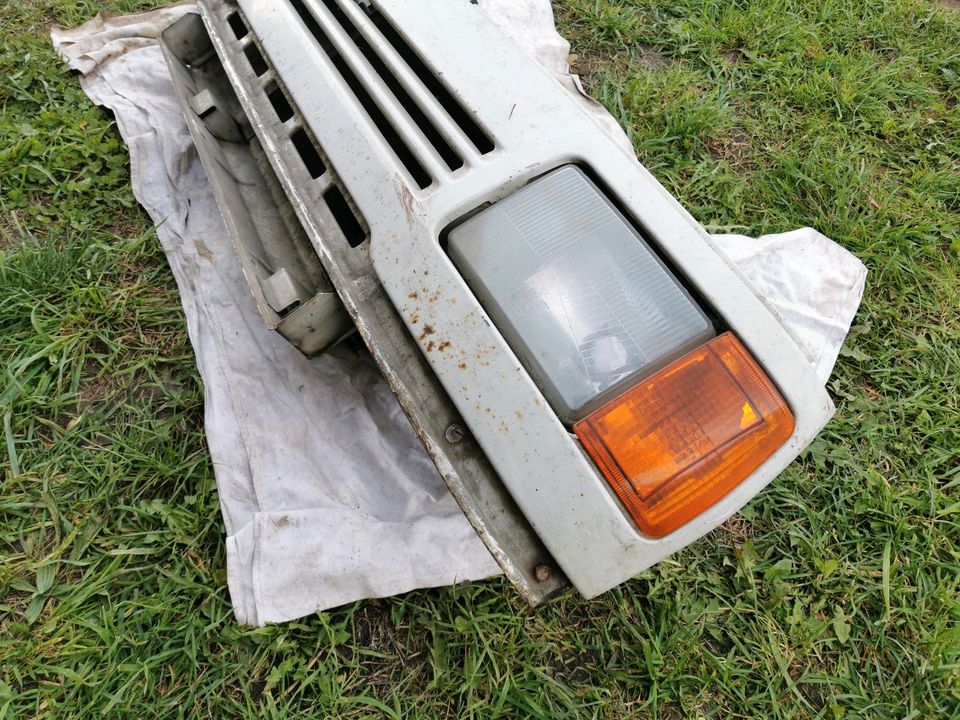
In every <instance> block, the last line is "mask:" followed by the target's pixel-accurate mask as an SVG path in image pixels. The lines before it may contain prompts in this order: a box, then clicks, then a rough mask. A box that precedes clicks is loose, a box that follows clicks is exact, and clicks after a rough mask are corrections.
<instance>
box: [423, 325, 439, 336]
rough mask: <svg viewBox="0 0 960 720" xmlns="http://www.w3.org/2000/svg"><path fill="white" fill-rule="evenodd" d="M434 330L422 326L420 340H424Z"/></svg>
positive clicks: (429, 326)
mask: <svg viewBox="0 0 960 720" xmlns="http://www.w3.org/2000/svg"><path fill="white" fill-rule="evenodd" d="M435 332H436V330H434V329H433V325H424V326H423V332H422V333H420V339H421V340H425V339H426V338H427V336H428V335H433V334H434V333H435Z"/></svg>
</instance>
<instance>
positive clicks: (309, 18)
mask: <svg viewBox="0 0 960 720" xmlns="http://www.w3.org/2000/svg"><path fill="white" fill-rule="evenodd" d="M289 2H290V5H291V7H292V8H293V9H294V11H295V12H296V13H297V15H299V16H300V19H301V20H302V21H303V23H304V26H305V27H306V29H307V30H308V31H309V32H310V34H311V35H313V37H314V39H315V40H316V41H317V43H318V44H319V45H320V49H321V50H323V52H324V53H325V54H326V55H327V57H328V58H329V59H330V62H331V63H332V64H333V66H334V68H335V69H336V71H337V72H338V73H339V74H340V76H341V77H342V78H343V80H344V81H345V82H346V84H347V86H348V87H349V88H350V90H351V92H352V93H353V95H354V97H355V98H356V99H357V101H358V102H359V103H360V105H361V107H362V108H363V109H364V111H365V112H366V114H367V116H368V117H369V118H370V119H371V121H372V122H373V124H374V125H375V126H376V127H377V130H379V131H380V134H381V135H382V136H383V139H384V140H385V141H386V142H387V144H388V145H389V146H390V148H391V149H392V150H393V152H394V154H395V155H396V156H397V159H399V160H400V162H401V164H402V165H403V166H404V167H405V168H406V169H407V171H408V172H409V173H410V176H411V177H412V178H413V180H414V182H415V183H416V184H417V185H418V186H419V187H420V189H425V188H428V187H429V186H430V185H431V184H433V175H432V174H431V173H430V171H429V170H428V169H427V167H426V164H427V163H429V159H428V158H429V155H427V156H425V155H424V153H420V154H416V153H414V152H413V150H412V149H411V144H412V143H413V142H415V139H414V138H413V137H411V134H410V132H409V126H408V127H402V126H400V125H399V123H395V122H391V119H390V117H388V115H387V112H386V111H385V106H386V107H389V106H390V100H389V98H387V97H385V95H386V93H384V92H383V91H382V88H378V87H377V84H376V83H375V82H371V81H372V80H373V72H372V71H371V70H370V69H369V67H365V66H364V62H365V61H363V62H360V60H363V58H362V56H360V57H359V58H358V53H357V52H356V48H354V51H355V52H354V53H351V51H350V45H351V43H350V41H349V39H348V38H345V37H344V31H343V29H342V28H340V27H339V25H338V24H337V23H336V21H335V20H334V19H333V17H332V16H331V15H330V13H329V11H328V10H327V9H326V8H325V7H324V6H323V5H322V4H321V3H319V2H318V1H317V0H289ZM321 20H322V22H321ZM350 60H352V61H353V62H350ZM361 76H363V77H361ZM393 109H394V113H393V116H394V117H396V114H397V112H399V111H400V108H398V107H395V108H393ZM434 164H435V165H437V166H438V167H437V170H439V164H440V163H439V161H437V162H435V163H434ZM435 172H436V170H435Z"/></svg>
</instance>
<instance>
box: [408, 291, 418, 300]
mask: <svg viewBox="0 0 960 720" xmlns="http://www.w3.org/2000/svg"><path fill="white" fill-rule="evenodd" d="M407 297H408V298H410V299H411V300H416V299H417V298H418V297H420V295H418V294H417V291H416V290H414V291H413V292H412V293H410V294H409V295H407Z"/></svg>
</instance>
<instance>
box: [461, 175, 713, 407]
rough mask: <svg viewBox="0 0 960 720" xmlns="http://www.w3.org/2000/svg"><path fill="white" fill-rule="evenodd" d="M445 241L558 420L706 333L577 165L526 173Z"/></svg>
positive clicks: (679, 289)
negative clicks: (529, 176) (520, 184)
mask: <svg viewBox="0 0 960 720" xmlns="http://www.w3.org/2000/svg"><path fill="white" fill-rule="evenodd" d="M449 238H450V239H449V246H448V252H449V255H450V258H451V259H452V260H453V262H454V264H455V265H456V266H457V268H458V269H459V270H460V272H461V273H462V274H463V276H464V278H465V279H466V281H467V283H468V284H469V285H470V286H471V288H472V289H473V290H474V292H475V293H476V294H477V296H478V298H479V300H480V302H481V304H482V305H483V306H484V309H485V310H486V311H487V312H488V313H489V314H490V316H491V318H492V319H493V321H494V322H495V323H496V325H497V327H498V328H499V330H500V332H502V333H503V335H504V337H505V338H506V340H507V342H508V343H509V344H510V346H511V347H512V348H513V350H514V352H515V353H516V354H517V356H518V357H519V358H520V360H521V362H523V364H524V365H525V366H526V368H527V369H528V371H529V372H530V374H531V376H532V377H533V379H534V381H535V382H536V383H537V384H538V385H539V386H540V389H541V391H542V392H543V394H544V396H545V397H546V398H547V400H548V401H549V402H550V404H551V405H552V406H553V408H554V410H555V411H556V413H557V414H558V415H559V416H560V417H561V418H562V419H563V420H564V421H566V422H568V423H573V422H575V421H577V420H580V419H582V418H583V417H585V416H586V415H587V414H588V413H589V412H590V411H591V410H593V409H595V408H597V407H599V406H601V405H603V404H604V402H605V401H606V400H608V399H610V398H611V397H615V396H616V395H617V394H618V393H619V391H620V390H622V389H624V388H626V387H628V386H629V385H630V384H631V383H632V382H635V381H636V380H637V379H638V378H640V377H643V376H645V375H649V374H650V373H652V372H654V371H655V370H657V369H658V368H660V367H663V366H664V365H665V364H667V363H668V362H670V361H671V360H674V359H676V358H677V357H680V356H681V355H683V354H684V353H686V352H687V351H689V350H692V349H693V348H695V347H697V346H699V345H702V344H703V343H704V342H706V341H707V340H709V339H710V338H711V337H713V336H714V330H713V326H712V324H711V323H710V321H709V319H708V318H707V316H706V315H705V314H704V312H703V311H702V310H701V309H700V308H699V307H698V306H697V304H696V303H695V302H694V300H693V299H692V298H691V297H690V294H689V293H688V292H687V291H686V290H685V289H684V288H683V286H682V285H681V284H680V283H679V282H678V281H677V279H676V278H675V277H674V276H673V274H672V273H671V272H670V271H669V269H668V268H667V267H666V266H665V265H664V264H663V262H662V261H661V260H660V259H659V258H658V257H657V256H656V254H654V252H653V251H652V250H651V249H650V247H649V246H648V245H647V243H646V242H645V241H644V239H643V238H642V237H641V236H640V234H639V233H638V232H637V231H636V229H634V227H633V226H632V225H631V224H630V223H629V222H628V221H627V220H626V218H624V217H623V215H621V214H620V212H619V211H618V210H617V209H616V208H615V207H614V205H613V204H612V203H611V202H610V201H609V200H608V199H607V198H606V197H605V196H604V195H603V194H602V193H601V192H600V190H599V189H598V188H597V187H596V185H594V183H593V182H592V181H591V180H590V179H589V178H588V177H587V176H586V175H585V174H584V173H583V171H582V170H580V169H579V168H578V167H575V166H572V165H568V166H565V167H563V168H560V169H559V170H555V171H553V172H551V173H550V174H548V175H546V176H544V177H542V178H540V179H539V180H536V181H535V182H533V183H531V184H530V185H528V186H526V187H525V188H523V189H522V190H519V191H517V192H516V193H514V194H513V195H510V196H509V197H507V198H506V199H504V200H501V201H500V202H498V203H496V204H494V205H492V206H491V207H489V208H487V209H485V210H483V211H482V212H480V213H478V214H477V215H475V216H474V217H472V218H470V219H469V220H467V221H466V222H464V223H463V224H462V225H460V226H458V227H457V228H455V229H454V230H452V231H451V232H450V236H449Z"/></svg>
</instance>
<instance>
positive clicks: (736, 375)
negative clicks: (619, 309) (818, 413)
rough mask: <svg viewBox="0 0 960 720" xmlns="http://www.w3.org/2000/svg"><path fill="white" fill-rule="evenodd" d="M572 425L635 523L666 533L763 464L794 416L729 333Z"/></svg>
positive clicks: (656, 534)
mask: <svg viewBox="0 0 960 720" xmlns="http://www.w3.org/2000/svg"><path fill="white" fill-rule="evenodd" d="M573 430H574V432H575V433H576V434H577V436H578V437H579V438H580V441H581V442H582V443H583V446H584V447H585V448H586V450H587V453H589V455H590V457H591V458H593V461H594V462H595V463H596V464H597V467H599V468H600V471H601V472H602V473H603V475H604V477H605V478H606V479H607V482H609V483H610V485H611V486H612V487H613V490H614V491H615V492H616V494H617V496H618V497H619V498H620V500H621V502H623V504H624V505H625V506H626V508H627V511H628V512H629V513H630V515H631V517H633V519H634V521H635V522H636V524H637V527H639V528H640V531H641V532H643V533H644V534H645V535H649V536H651V537H663V536H664V535H667V534H669V533H671V532H673V531H674V530H676V529H677V528H679V527H681V526H682V525H684V524H686V523H687V522H689V521H690V520H692V519H693V518H695V517H696V516H697V515H699V514H700V513H702V512H703V511H704V510H706V509H707V508H709V507H710V506H712V505H714V504H715V503H716V502H718V501H719V500H720V499H721V498H723V497H724V496H725V495H726V494H727V493H729V492H730V491H731V490H733V488H735V487H736V486H737V485H739V484H740V483H741V482H742V481H743V480H745V479H746V478H747V477H749V475H750V474H751V473H752V472H753V471H754V470H756V469H757V468H758V467H760V465H761V464H762V463H763V462H764V461H765V460H766V459H767V458H769V457H770V456H771V455H772V454H773V453H774V451H775V450H777V448H779V447H780V446H781V445H783V444H784V443H785V442H786V441H787V439H788V438H789V437H790V435H791V434H792V433H793V415H792V414H791V413H790V409H789V408H788V407H787V404H786V403H785V402H784V400H783V398H782V397H781V396H780V393H779V392H777V389H776V388H775V387H774V386H773V383H771V382H770V380H769V378H767V376H766V375H765V374H764V372H763V371H762V370H761V369H760V367H759V366H758V365H757V362H756V361H755V360H754V359H753V358H752V357H751V356H750V354H749V353H748V352H747V350H746V348H744V347H743V345H742V344H741V343H740V341H739V340H737V338H736V337H735V336H734V335H733V334H732V333H729V332H728V333H724V334H723V335H720V336H719V337H717V338H714V339H713V340H711V341H710V342H708V343H707V344H706V345H702V346H701V347H699V348H697V349H696V350H694V351H693V352H691V353H689V354H688V355H685V356H684V357H682V358H680V359H679V360H677V361H675V362H673V363H672V364H670V365H668V366H667V367H665V368H664V369H663V370H660V371H659V372H658V373H656V374H655V375H652V376H651V377H649V378H647V379H645V380H643V381H642V382H641V383H640V384H638V385H636V386H635V387H633V388H631V389H630V390H628V391H627V392H626V393H624V394H623V395H621V396H620V397H619V398H617V399H616V400H613V401H612V402H610V403H608V404H607V405H605V406H604V407H603V408H601V409H600V410H598V411H597V412H595V413H593V414H592V415H590V416H589V417H587V418H586V419H584V420H582V421H580V422H579V423H577V424H576V425H574V427H573Z"/></svg>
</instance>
